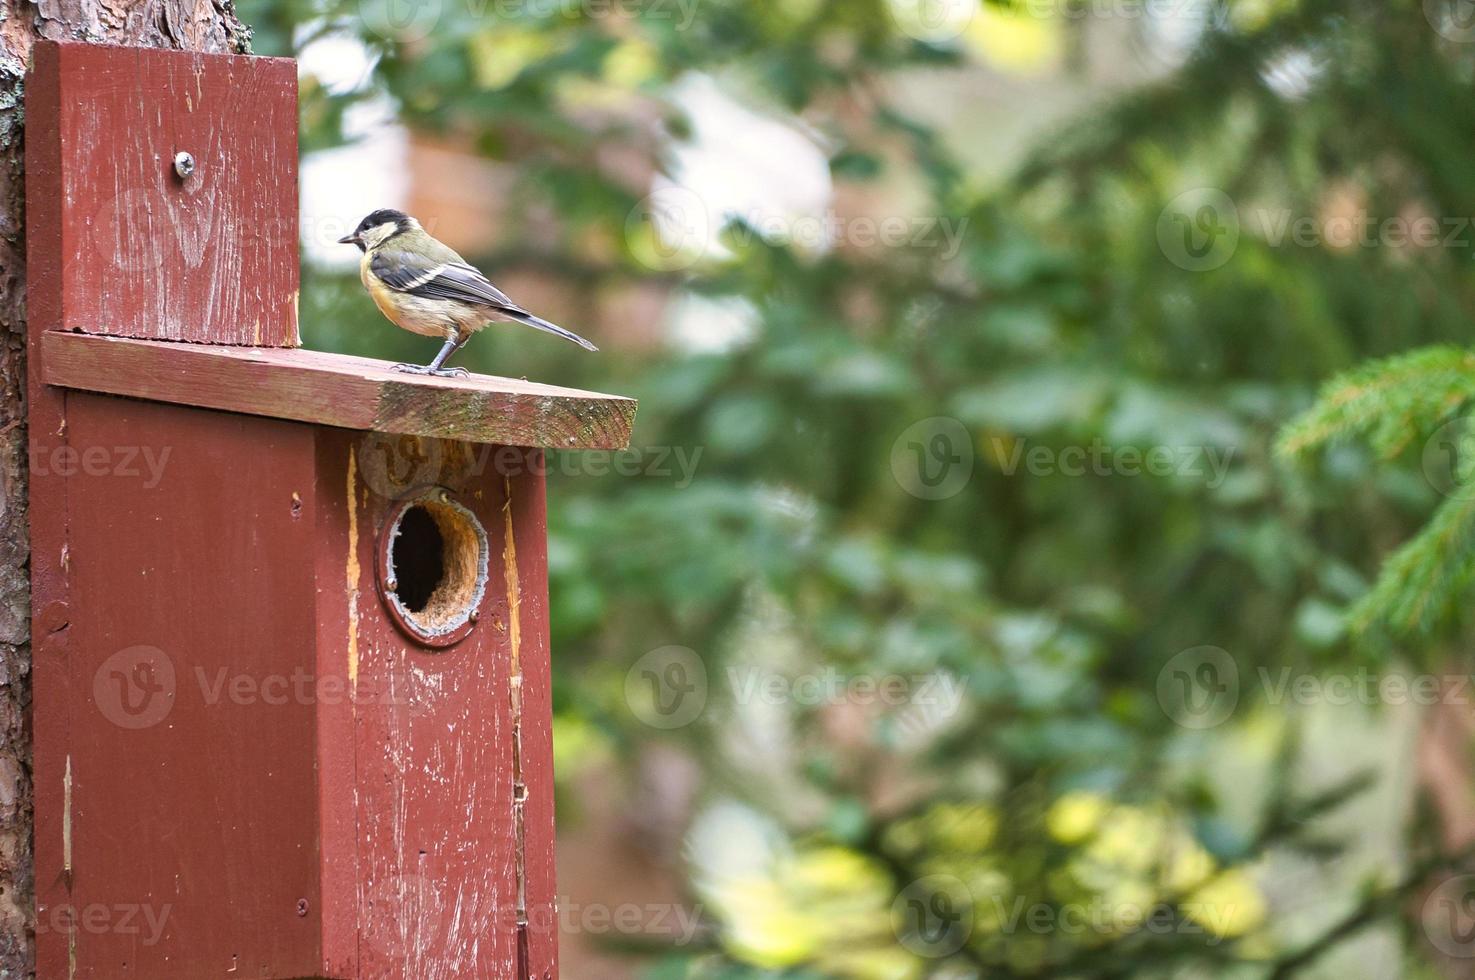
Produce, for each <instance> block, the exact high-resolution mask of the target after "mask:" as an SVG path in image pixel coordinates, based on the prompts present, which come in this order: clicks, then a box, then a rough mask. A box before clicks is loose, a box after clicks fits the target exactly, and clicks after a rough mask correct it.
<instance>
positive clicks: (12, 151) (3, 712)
mask: <svg viewBox="0 0 1475 980" xmlns="http://www.w3.org/2000/svg"><path fill="white" fill-rule="evenodd" d="M37 38H50V39H53V40H82V41H92V42H100V43H108V44H127V45H136V46H139V47H151V48H174V49H179V50H193V51H217V52H236V53H242V54H244V53H248V52H249V50H250V43H251V32H250V29H249V28H247V27H246V26H245V25H244V24H242V23H241V21H240V20H239V19H238V18H237V17H236V14H235V8H234V2H233V0H35V2H34V3H32V2H27V0H0V980H19V978H22V977H31V976H34V975H35V969H34V961H35V957H34V951H33V947H32V936H33V933H34V926H35V898H34V888H33V884H34V882H33V875H32V860H31V857H32V849H31V839H32V806H31V804H32V793H31V745H30V731H29V724H28V715H29V712H30V703H31V692H30V670H31V646H30V638H31V612H30V608H31V603H30V575H29V567H28V566H29V555H30V552H29V543H28V542H29V532H28V525H27V520H26V504H27V493H26V488H27V483H28V480H27V473H28V467H27V460H26V410H25V402H24V392H25V370H26V364H25V349H26V343H25V335H26V264H25V240H26V230H25V174H24V166H23V164H24V158H25V153H24V138H25V114H24V107H23V103H24V97H23V86H24V81H25V70H26V64H27V62H28V60H29V58H30V54H31V47H32V45H33V44H34V43H35V41H36V39H37Z"/></svg>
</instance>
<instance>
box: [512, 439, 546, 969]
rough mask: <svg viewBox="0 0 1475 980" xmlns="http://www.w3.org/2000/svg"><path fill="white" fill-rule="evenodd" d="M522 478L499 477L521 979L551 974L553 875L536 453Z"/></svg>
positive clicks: (542, 486)
mask: <svg viewBox="0 0 1475 980" xmlns="http://www.w3.org/2000/svg"><path fill="white" fill-rule="evenodd" d="M525 458H526V463H525V466H524V468H523V470H522V471H521V472H522V473H523V474H525V475H522V476H516V477H506V478H504V483H505V485H506V487H507V495H508V496H507V514H506V521H505V525H506V531H507V540H506V541H505V542H504V555H506V556H507V557H508V558H511V559H513V560H515V562H516V567H517V584H518V588H517V590H516V593H515V595H514V596H513V597H512V598H511V601H512V602H515V603H516V609H515V611H514V612H513V615H515V616H516V617H517V621H518V631H517V632H518V652H517V663H518V666H519V667H520V669H521V672H522V704H521V709H522V710H521V718H520V719H519V721H520V738H519V746H520V753H519V756H520V758H519V760H518V762H519V767H520V769H521V771H522V780H523V783H524V786H525V787H526V794H527V803H526V806H525V807H524V811H525V812H524V813H523V815H522V818H523V844H522V848H523V880H524V882H525V886H526V887H525V891H526V903H525V904H526V906H527V919H528V976H530V977H534V978H541V977H550V978H551V977H556V976H558V894H557V890H558V882H557V878H556V875H555V872H554V867H555V866H554V845H555V832H554V824H553V665H552V658H551V655H550V647H551V644H552V641H551V638H550V624H549V619H548V510H547V493H546V483H547V481H546V479H545V478H544V475H543V474H544V473H545V472H546V470H545V468H544V460H543V458H542V452H541V451H540V450H537V449H529V450H527V451H526V457H525Z"/></svg>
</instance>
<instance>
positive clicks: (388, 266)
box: [369, 249, 527, 313]
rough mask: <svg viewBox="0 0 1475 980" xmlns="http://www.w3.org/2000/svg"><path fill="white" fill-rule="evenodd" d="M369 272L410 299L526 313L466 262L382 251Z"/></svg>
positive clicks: (394, 250)
mask: <svg viewBox="0 0 1475 980" xmlns="http://www.w3.org/2000/svg"><path fill="white" fill-rule="evenodd" d="M369 271H371V272H373V273H374V275H375V276H377V277H379V278H380V279H381V280H383V281H384V284H385V285H387V286H388V287H389V288H390V289H394V290H398V291H399V292H402V293H409V294H411V295H412V296H423V297H425V298H426V299H453V300H459V301H460V302H462V303H470V304H472V305H474V306H489V307H491V308H493V309H496V310H502V311H505V312H508V313H525V312H527V311H526V310H524V309H523V308H522V307H520V306H518V305H517V304H516V303H514V302H512V300H511V299H509V298H508V296H507V294H506V293H504V292H502V290H500V289H498V288H497V287H496V286H493V285H492V284H491V283H490V282H489V281H488V280H487V277H486V276H484V275H482V274H481V273H480V272H478V271H477V270H476V269H474V268H472V267H471V266H469V265H467V264H466V263H465V262H459V261H448V262H434V261H428V260H426V259H425V258H423V257H421V256H418V255H415V254H413V253H411V252H402V251H399V250H397V249H384V250H381V251H380V252H379V253H378V254H377V255H375V256H374V257H373V258H372V259H370V260H369Z"/></svg>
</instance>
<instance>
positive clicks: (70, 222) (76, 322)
mask: <svg viewBox="0 0 1475 980" xmlns="http://www.w3.org/2000/svg"><path fill="white" fill-rule="evenodd" d="M36 59H37V65H38V70H37V71H36V73H35V74H34V75H33V82H32V84H33V85H34V84H36V83H40V84H42V85H43V86H45V91H44V92H40V93H38V92H37V91H35V90H33V89H32V88H31V86H27V99H28V101H35V100H36V99H37V98H38V97H39V98H41V99H43V100H44V101H45V103H46V105H47V109H48V112H47V116H46V117H45V118H39V119H38V117H36V116H35V115H31V114H29V113H28V121H29V122H31V125H30V126H29V127H28V133H29V135H28V139H29V138H31V137H33V136H35V135H37V134H38V133H44V134H45V136H44V138H47V139H48V140H49V141H51V142H52V143H54V147H53V149H54V151H55V153H56V159H55V161H54V163H55V166H56V168H57V169H56V170H55V172H54V173H53V174H51V179H54V180H55V181H57V184H58V186H56V187H55V191H56V192H57V193H58V195H59V196H58V197H56V198H55V199H54V200H53V201H52V202H51V203H50V205H49V206H50V207H53V208H54V209H55V210H56V212H57V213H56V215H55V220H56V224H55V226H54V227H55V228H56V229H57V231H58V237H59V244H60V247H61V248H60V254H59V255H58V257H57V258H58V264H57V268H58V271H59V274H60V277H61V281H60V283H59V286H60V290H61V307H60V310H59V311H58V312H59V321H58V322H59V324H60V325H61V326H63V327H66V328H69V329H77V330H86V331H88V332H92V333H104V334H115V335H118V336H126V337H153V338H162V339H171V340H188V341H196V342H202V343H217V344H257V345H266V346H277V347H283V346H296V345H297V344H298V343H299V341H298V337H297V293H298V288H299V279H298V277H299V272H298V261H297V247H298V229H297V66H296V64H295V62H293V61H292V60H291V59H289V58H256V57H240V56H235V55H223V54H202V53H198V52H180V51H157V50H151V49H148V48H129V47H116V46H110V45H95V44H77V43H60V44H59V43H56V42H52V41H41V42H39V43H38V44H37V45H36ZM42 69H44V70H42ZM36 123H41V125H40V126H37V125H36ZM180 151H186V152H189V153H190V154H192V155H193V157H194V160H195V170H194V173H193V174H192V175H191V176H190V177H188V178H185V179H181V178H180V177H179V176H178V175H177V174H176V173H175V169H174V156H175V154H176V153H178V152H180ZM54 325H55V324H53V326H54Z"/></svg>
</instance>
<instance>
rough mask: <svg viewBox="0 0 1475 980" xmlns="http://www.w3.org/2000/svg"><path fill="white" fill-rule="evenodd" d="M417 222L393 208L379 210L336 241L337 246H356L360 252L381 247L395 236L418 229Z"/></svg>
mask: <svg viewBox="0 0 1475 980" xmlns="http://www.w3.org/2000/svg"><path fill="white" fill-rule="evenodd" d="M418 227H419V222H417V221H416V220H415V219H414V218H412V217H410V216H409V215H408V214H405V213H404V212H403V211H396V210H395V209H394V208H380V209H379V210H378V211H375V212H373V213H372V214H370V215H368V216H367V217H366V218H364V220H363V221H360V222H359V226H358V227H357V228H355V229H354V230H353V234H351V235H344V236H343V237H342V238H340V239H338V244H339V245H357V246H358V248H359V251H360V252H367V251H368V250H369V249H371V248H375V247H377V246H379V245H383V244H384V243H385V242H387V241H389V240H390V239H391V238H393V237H394V236H395V235H398V234H401V233H402V232H406V231H409V230H410V229H411V228H418Z"/></svg>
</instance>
